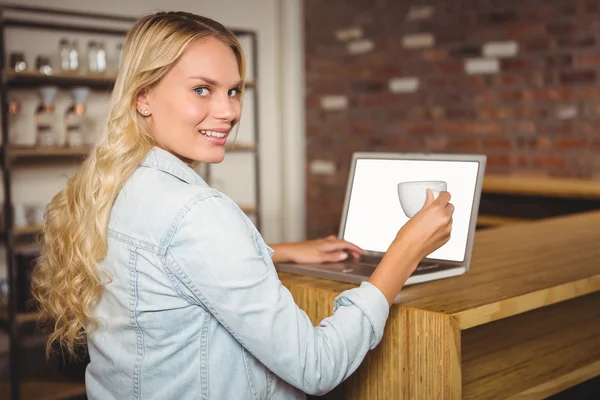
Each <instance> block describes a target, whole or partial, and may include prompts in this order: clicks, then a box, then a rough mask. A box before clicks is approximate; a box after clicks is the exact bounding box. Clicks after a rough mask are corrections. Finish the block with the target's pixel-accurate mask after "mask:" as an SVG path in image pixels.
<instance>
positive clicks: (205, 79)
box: [189, 76, 243, 87]
mask: <svg viewBox="0 0 600 400" xmlns="http://www.w3.org/2000/svg"><path fill="white" fill-rule="evenodd" d="M189 78H190V79H198V80H202V81H204V82H206V83H208V84H209V85H212V86H219V82H217V81H215V80H214V79H210V78H207V77H205V76H190V77H189ZM242 83H243V81H242V80H241V79H240V80H239V81H238V82H237V83H235V84H234V85H233V87H239V86H242Z"/></svg>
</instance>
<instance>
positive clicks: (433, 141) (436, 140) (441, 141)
mask: <svg viewBox="0 0 600 400" xmlns="http://www.w3.org/2000/svg"><path fill="white" fill-rule="evenodd" d="M447 146H448V138H447V137H445V136H435V137H426V138H425V150H427V151H431V152H434V151H442V150H445V149H446V147H447Z"/></svg>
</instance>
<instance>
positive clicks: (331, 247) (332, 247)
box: [322, 238, 364, 254]
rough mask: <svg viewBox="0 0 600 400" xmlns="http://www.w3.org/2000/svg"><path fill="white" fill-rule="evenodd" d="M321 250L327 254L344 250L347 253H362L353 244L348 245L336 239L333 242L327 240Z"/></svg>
mask: <svg viewBox="0 0 600 400" xmlns="http://www.w3.org/2000/svg"><path fill="white" fill-rule="evenodd" d="M322 250H323V251H327V252H330V251H338V250H344V251H349V252H352V253H358V254H362V253H364V251H363V249H361V248H360V247H358V246H357V245H355V244H354V243H350V242H347V241H345V240H343V239H337V238H336V239H335V240H328V241H327V242H325V244H324V245H323V247H322Z"/></svg>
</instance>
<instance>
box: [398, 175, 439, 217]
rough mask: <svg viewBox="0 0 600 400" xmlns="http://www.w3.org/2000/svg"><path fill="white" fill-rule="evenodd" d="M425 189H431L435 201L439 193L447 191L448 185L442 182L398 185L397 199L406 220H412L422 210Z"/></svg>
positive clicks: (413, 182) (418, 182)
mask: <svg viewBox="0 0 600 400" xmlns="http://www.w3.org/2000/svg"><path fill="white" fill-rule="evenodd" d="M427 189H431V191H432V192H433V196H434V197H435V198H436V199H437V197H438V196H439V195H440V192H445V191H447V190H448V184H447V183H446V182H444V181H411V182H400V183H398V199H399V200H400V206H401V207H402V211H404V214H406V216H407V217H408V218H412V217H414V216H415V214H416V213H417V212H418V211H419V210H420V209H421V208H423V205H424V204H425V200H426V199H427Z"/></svg>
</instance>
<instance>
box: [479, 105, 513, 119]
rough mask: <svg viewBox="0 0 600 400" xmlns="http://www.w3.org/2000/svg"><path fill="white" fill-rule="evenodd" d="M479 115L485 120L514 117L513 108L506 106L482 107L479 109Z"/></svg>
mask: <svg viewBox="0 0 600 400" xmlns="http://www.w3.org/2000/svg"><path fill="white" fill-rule="evenodd" d="M479 116H480V118H481V119H484V120H494V119H500V120H503V119H508V118H511V117H512V110H510V109H508V108H506V107H482V108H480V109H479Z"/></svg>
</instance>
